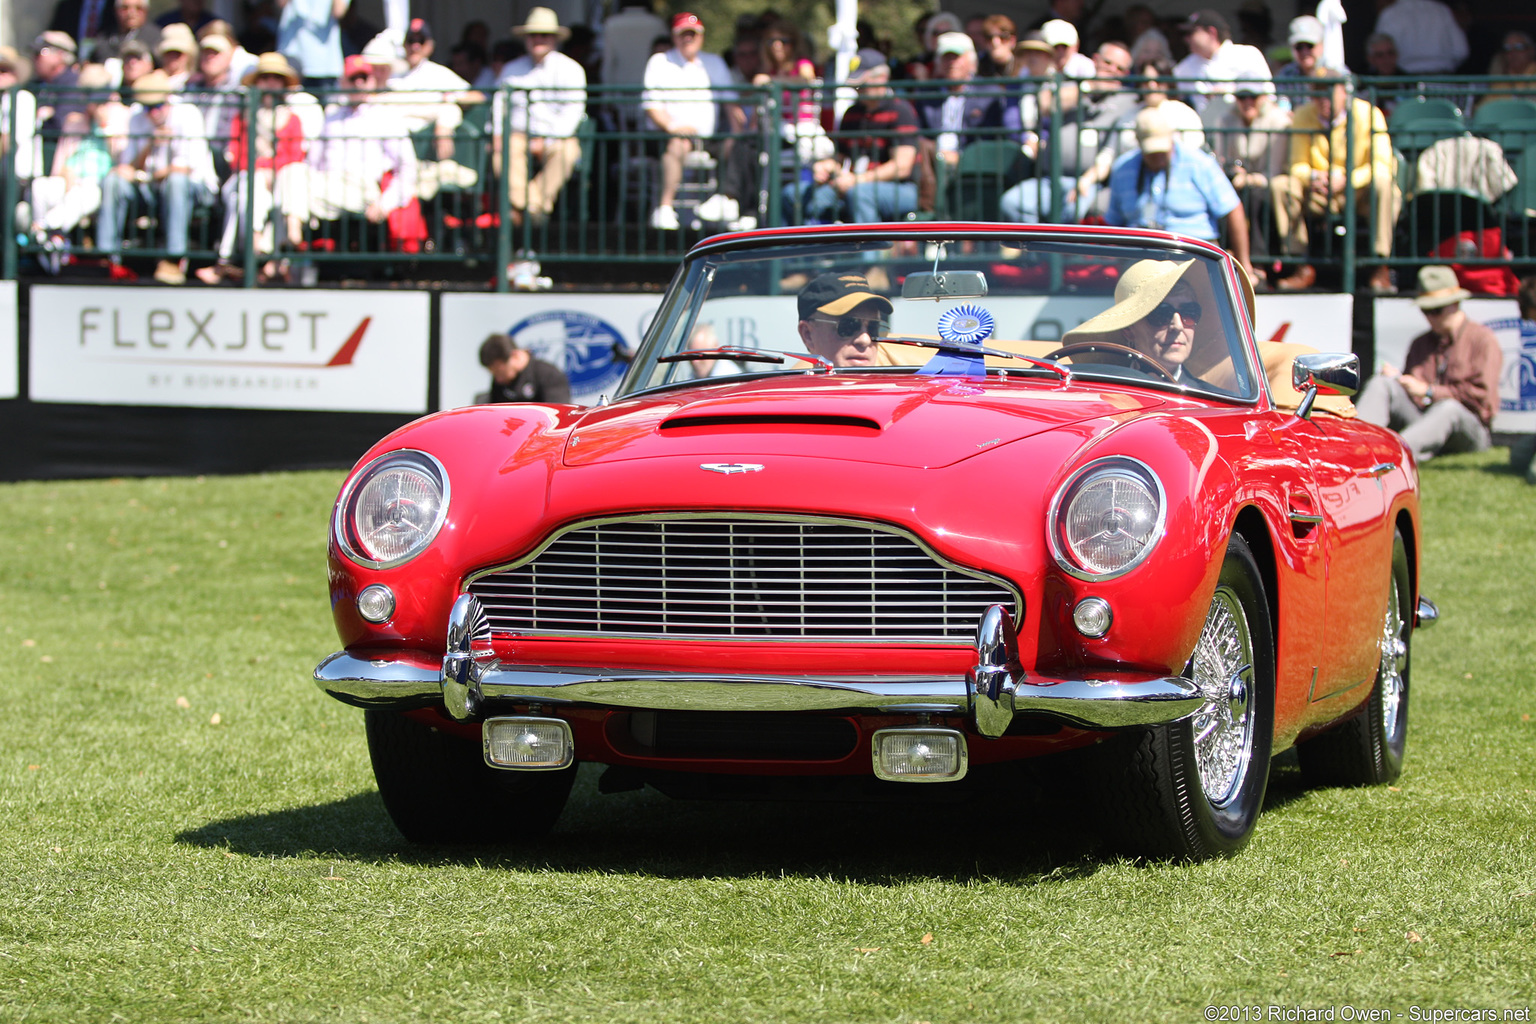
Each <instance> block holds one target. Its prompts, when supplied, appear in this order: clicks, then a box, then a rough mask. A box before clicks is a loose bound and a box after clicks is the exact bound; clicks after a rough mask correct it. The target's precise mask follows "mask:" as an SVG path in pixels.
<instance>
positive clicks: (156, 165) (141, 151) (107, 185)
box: [96, 71, 219, 284]
mask: <svg viewBox="0 0 1536 1024" xmlns="http://www.w3.org/2000/svg"><path fill="white" fill-rule="evenodd" d="M171 92H172V89H171V80H170V78H169V76H167V75H166V73H165V72H164V71H151V72H150V73H149V74H147V75H144V76H142V77H141V78H140V79H139V80H138V81H137V82H135V83H134V86H133V98H134V99H135V100H137V101H138V109H137V110H135V111H134V113H133V116H132V117H131V118H129V121H128V143H127V145H126V146H125V147H124V148H123V151H122V152H121V153H120V154H119V155H118V158H117V166H116V167H114V168H113V169H112V170H113V173H112V174H108V175H107V176H106V177H105V178H103V179H102V183H101V186H102V187H101V214H100V215H99V216H98V217H97V219H96V247H97V248H98V249H100V250H102V251H103V252H106V253H113V254H115V253H116V252H117V251H118V247H119V246H120V245H121V242H122V226H123V224H124V223H125V222H126V221H127V219H128V204H129V202H130V201H131V200H132V199H133V198H134V197H135V196H137V197H139V199H140V200H142V201H143V202H145V203H147V204H149V205H151V206H154V205H155V204H156V203H157V202H158V205H159V207H160V222H161V225H162V226H163V227H164V228H165V248H166V251H167V253H168V256H169V258H167V259H162V260H161V261H160V264H159V266H157V267H156V268H155V280H156V281H159V282H160V283H161V284H181V283H182V282H183V281H185V280H186V279H187V274H186V258H185V254H186V251H187V229H188V226H189V224H190V222H191V219H192V211H193V209H194V208H196V207H199V206H204V207H206V206H211V205H213V196H214V192H215V191H216V190H217V189H218V187H219V182H218V176H217V175H216V174H215V172H214V169H213V154H212V153H211V152H210V151H209V149H208V139H207V137H206V136H205V135H204V134H203V115H202V114H201V113H199V112H198V109H197V108H196V107H195V106H193V105H192V104H190V103H172V102H170V99H171ZM117 258H118V257H117V256H116V255H113V257H112V259H113V262H114V265H116V261H117ZM114 276H118V275H114Z"/></svg>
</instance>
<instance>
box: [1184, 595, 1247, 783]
mask: <svg viewBox="0 0 1536 1024" xmlns="http://www.w3.org/2000/svg"><path fill="white" fill-rule="evenodd" d="M1190 674H1191V677H1192V678H1193V679H1194V681H1195V685H1196V686H1198V687H1199V688H1200V691H1201V693H1203V694H1204V695H1205V703H1204V704H1203V705H1202V706H1201V708H1200V710H1199V711H1197V712H1195V716H1194V719H1193V727H1194V737H1195V761H1196V765H1197V767H1198V769H1199V772H1200V786H1201V788H1202V789H1203V790H1204V791H1205V795H1206V799H1208V800H1209V801H1210V802H1211V804H1212V805H1213V806H1217V807H1220V806H1222V805H1224V804H1227V803H1229V802H1231V801H1232V799H1233V798H1234V797H1235V796H1236V795H1237V793H1238V791H1239V790H1240V789H1241V788H1242V785H1243V780H1244V778H1245V777H1246V776H1247V774H1248V765H1249V763H1250V762H1251V761H1252V759H1253V708H1252V704H1251V698H1252V691H1253V640H1252V638H1251V637H1250V636H1249V635H1248V620H1247V618H1246V617H1245V616H1244V615H1243V606H1242V604H1241V602H1239V601H1238V599H1237V595H1236V594H1235V593H1233V592H1232V590H1231V589H1230V588H1227V587H1218V588H1217V590H1216V595H1215V597H1213V598H1212V599H1211V610H1210V614H1208V615H1207V616H1206V619H1205V628H1204V629H1203V630H1202V631H1201V633H1200V640H1199V642H1198V643H1197V644H1195V654H1194V657H1193V658H1191V659H1190Z"/></svg>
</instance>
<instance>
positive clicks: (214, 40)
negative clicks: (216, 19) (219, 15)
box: [202, 32, 235, 53]
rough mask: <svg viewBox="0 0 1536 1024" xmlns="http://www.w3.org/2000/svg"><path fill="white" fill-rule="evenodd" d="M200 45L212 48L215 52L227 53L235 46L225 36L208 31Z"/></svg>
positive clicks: (207, 48)
mask: <svg viewBox="0 0 1536 1024" xmlns="http://www.w3.org/2000/svg"><path fill="white" fill-rule="evenodd" d="M202 46H203V49H205V50H213V51H214V52H216V53H228V52H229V51H231V50H233V49H234V48H235V47H234V44H232V43H231V42H230V41H229V39H228V38H227V37H225V36H221V35H219V34H218V33H217V32H210V33H208V35H206V36H204V37H203V39H202Z"/></svg>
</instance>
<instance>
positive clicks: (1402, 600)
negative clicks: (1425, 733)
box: [1296, 531, 1413, 786]
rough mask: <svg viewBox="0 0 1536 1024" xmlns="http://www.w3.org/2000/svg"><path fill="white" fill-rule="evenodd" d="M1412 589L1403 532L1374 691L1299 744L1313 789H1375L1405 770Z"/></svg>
mask: <svg viewBox="0 0 1536 1024" xmlns="http://www.w3.org/2000/svg"><path fill="white" fill-rule="evenodd" d="M1412 601H1413V585H1412V582H1411V581H1410V579H1409V577H1408V546H1407V545H1406V544H1405V543H1404V542H1403V535H1402V533H1401V531H1399V532H1397V533H1394V534H1393V537H1392V580H1391V584H1390V586H1389V587H1388V589H1387V610H1386V613H1385V615H1383V617H1382V624H1381V634H1380V636H1379V637H1378V639H1377V643H1378V645H1379V646H1380V648H1381V659H1380V664H1379V667H1378V668H1377V670H1376V685H1375V686H1373V687H1372V688H1371V696H1370V697H1369V699H1367V700H1366V702H1365V707H1364V708H1363V709H1361V712H1360V713H1359V714H1358V715H1355V716H1354V717H1353V718H1350V719H1348V720H1347V721H1345V722H1343V723H1341V724H1340V725H1338V726H1336V727H1335V728H1333V729H1330V730H1328V731H1327V732H1325V733H1323V734H1322V735H1320V736H1314V737H1313V738H1312V739H1310V740H1307V741H1306V742H1305V743H1299V744H1297V747H1296V754H1297V756H1298V757H1299V758H1300V760H1301V770H1302V773H1303V775H1304V776H1305V777H1306V780H1307V782H1308V784H1309V785H1313V786H1379V785H1382V784H1384V783H1388V782H1391V781H1392V780H1394V779H1396V778H1397V777H1398V775H1400V774H1401V773H1402V770H1403V749H1404V747H1405V746H1406V745H1407V741H1408V669H1409V664H1408V652H1409V645H1410V643H1411V641H1412V639H1413V607H1412V604H1411V602H1412Z"/></svg>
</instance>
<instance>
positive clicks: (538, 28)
mask: <svg viewBox="0 0 1536 1024" xmlns="http://www.w3.org/2000/svg"><path fill="white" fill-rule="evenodd" d="M512 34H513V35H515V36H519V37H521V36H530V35H533V36H554V37H555V38H556V39H558V40H560V41H561V42H562V43H563V42H565V41H566V40H567V39H569V38H571V30H570V29H568V28H566V27H565V26H564V25H562V24H560V17H559V15H557V14H555V12H554V11H552V10H550V9H549V8H548V7H535V8H534V9H533V10H531V11H529V12H528V20H527V21H525V22H523V23H522V24H521V25H513V26H512Z"/></svg>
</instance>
